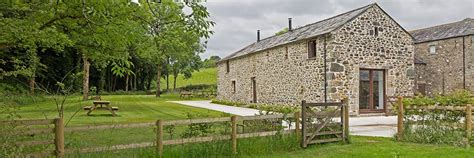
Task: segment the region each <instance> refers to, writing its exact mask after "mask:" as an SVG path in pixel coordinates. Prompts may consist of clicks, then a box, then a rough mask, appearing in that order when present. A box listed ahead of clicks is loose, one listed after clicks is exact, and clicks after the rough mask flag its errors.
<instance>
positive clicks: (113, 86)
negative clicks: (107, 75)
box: [112, 76, 117, 92]
mask: <svg viewBox="0 0 474 158" xmlns="http://www.w3.org/2000/svg"><path fill="white" fill-rule="evenodd" d="M112 78H113V79H114V82H113V84H112V92H115V85H117V77H115V76H113V77H112Z"/></svg>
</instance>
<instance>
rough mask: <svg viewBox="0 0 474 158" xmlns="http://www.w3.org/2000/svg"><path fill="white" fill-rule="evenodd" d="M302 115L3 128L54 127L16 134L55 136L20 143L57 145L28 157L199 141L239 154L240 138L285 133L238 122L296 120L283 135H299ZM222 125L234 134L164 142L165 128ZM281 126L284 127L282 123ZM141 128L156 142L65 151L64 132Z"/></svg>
mask: <svg viewBox="0 0 474 158" xmlns="http://www.w3.org/2000/svg"><path fill="white" fill-rule="evenodd" d="M299 116H300V114H299V113H295V114H294V115H289V116H286V115H283V114H274V115H259V116H232V117H221V118H203V119H185V120H157V121H156V122H147V123H133V124H119V125H98V126H81V127H68V128H64V124H63V120H62V119H59V118H57V119H53V120H19V121H3V122H0V125H5V124H15V125H48V124H54V129H53V130H51V129H32V130H30V131H25V132H21V133H13V135H32V134H48V133H54V134H55V139H54V141H51V140H45V141H27V142H17V143H16V144H18V145H27V146H31V145H46V144H53V143H54V145H55V150H54V151H44V152H39V153H31V154H28V155H26V156H27V157H31V156H35V157H36V156H38V157H44V156H48V155H55V156H56V157H64V155H65V154H70V153H88V152H99V151H111V150H121V149H133V148H144V147H152V146H156V149H157V152H158V154H159V155H160V156H161V155H162V154H163V146H164V145H177V144H187V143H197V142H209V141H216V140H231V141H232V151H233V153H237V139H239V138H250V137H264V136H271V135H276V134H277V133H280V132H281V131H264V132H254V133H240V134H238V133H237V126H238V124H237V122H238V121H247V120H266V119H285V118H295V129H288V130H283V131H282V132H281V133H283V134H288V133H291V132H295V133H296V134H297V135H299V132H300V129H299V127H300V119H299ZM219 122H221V123H222V122H230V123H231V133H230V135H221V136H207V137H194V138H182V139H175V140H164V139H163V136H164V133H163V129H164V128H163V127H164V126H167V125H189V124H199V123H219ZM280 125H281V124H280ZM140 127H156V128H157V130H156V141H154V142H142V143H133V144H120V145H112V146H107V147H90V148H77V149H65V148H64V133H68V132H78V131H90V130H97V129H101V130H103V129H121V128H140Z"/></svg>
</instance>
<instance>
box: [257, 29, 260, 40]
mask: <svg viewBox="0 0 474 158" xmlns="http://www.w3.org/2000/svg"><path fill="white" fill-rule="evenodd" d="M257 42H260V30H257Z"/></svg>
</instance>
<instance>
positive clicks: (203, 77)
mask: <svg viewBox="0 0 474 158" xmlns="http://www.w3.org/2000/svg"><path fill="white" fill-rule="evenodd" d="M173 81H174V79H173V76H170V80H169V86H170V89H173ZM202 84H205V85H216V84H217V69H216V68H207V69H200V70H199V71H196V72H194V73H193V76H192V77H191V78H189V79H184V76H183V75H181V74H180V75H179V76H178V79H177V82H176V88H180V87H185V86H189V85H202ZM161 85H162V86H161V87H162V89H166V80H165V79H161Z"/></svg>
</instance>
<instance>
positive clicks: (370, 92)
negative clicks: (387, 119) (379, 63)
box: [359, 68, 387, 113]
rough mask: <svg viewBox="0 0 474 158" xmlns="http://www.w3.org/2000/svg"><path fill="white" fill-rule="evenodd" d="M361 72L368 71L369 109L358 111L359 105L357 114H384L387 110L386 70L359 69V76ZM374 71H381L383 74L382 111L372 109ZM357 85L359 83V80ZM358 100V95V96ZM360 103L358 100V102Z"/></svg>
mask: <svg viewBox="0 0 474 158" xmlns="http://www.w3.org/2000/svg"><path fill="white" fill-rule="evenodd" d="M361 70H366V71H369V94H370V98H369V105H368V106H369V108H368V109H360V105H359V112H360V113H386V110H387V82H386V81H387V70H386V69H374V68H360V69H359V74H360V71H361ZM374 71H382V73H383V109H375V108H374V95H373V94H374V79H373V74H374ZM359 83H360V78H359ZM359 89H360V84H359ZM359 98H360V94H359ZM359 103H360V100H359Z"/></svg>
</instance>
